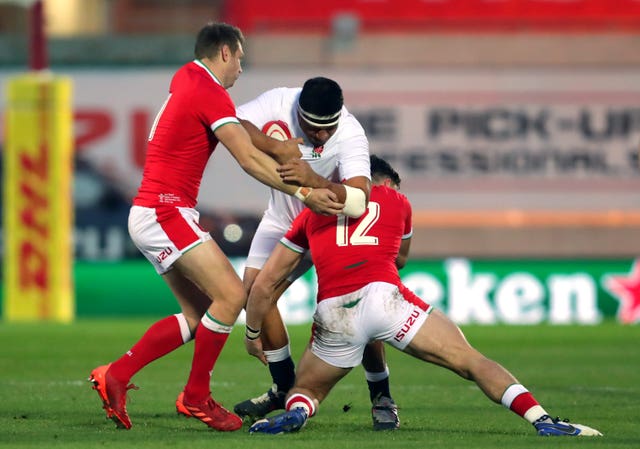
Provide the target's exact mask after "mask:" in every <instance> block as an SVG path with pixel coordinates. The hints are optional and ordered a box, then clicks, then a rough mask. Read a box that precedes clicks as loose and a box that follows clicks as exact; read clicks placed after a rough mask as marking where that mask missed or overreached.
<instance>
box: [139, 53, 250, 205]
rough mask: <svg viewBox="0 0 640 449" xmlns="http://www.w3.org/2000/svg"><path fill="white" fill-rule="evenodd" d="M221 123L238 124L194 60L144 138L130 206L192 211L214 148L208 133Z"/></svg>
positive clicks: (232, 107)
mask: <svg viewBox="0 0 640 449" xmlns="http://www.w3.org/2000/svg"><path fill="white" fill-rule="evenodd" d="M226 123H238V124H239V121H238V119H237V118H236V109H235V105H234V104H233V101H232V100H231V97H230V96H229V93H228V92H227V91H226V89H225V88H224V87H223V86H222V85H221V84H220V82H219V81H218V80H217V79H216V77H215V76H214V75H213V73H211V72H210V71H209V69H207V68H206V67H205V66H204V64H202V63H201V62H200V61H192V62H190V63H188V64H185V65H184V66H182V67H181V68H180V69H179V70H178V71H177V72H176V73H175V75H174V76H173V79H172V80H171V86H170V88H169V97H168V98H167V100H166V101H165V103H164V105H163V106H162V108H161V109H160V111H159V112H158V115H157V116H156V119H155V121H154V123H153V127H152V129H151V132H150V134H149V141H148V145H147V155H146V159H145V163H144V172H143V175H142V183H141V185H140V188H139V190H138V195H137V196H136V198H135V199H134V200H133V204H135V205H139V206H145V207H157V206H162V205H169V206H182V207H195V205H196V203H197V198H198V191H199V189H200V182H201V181H202V174H203V172H204V169H205V167H206V165H207V162H208V160H209V157H210V156H211V154H212V153H213V151H214V150H215V147H216V145H217V144H218V139H217V138H216V136H215V135H214V133H213V131H214V130H215V129H217V128H218V127H219V126H222V125H224V124H226Z"/></svg>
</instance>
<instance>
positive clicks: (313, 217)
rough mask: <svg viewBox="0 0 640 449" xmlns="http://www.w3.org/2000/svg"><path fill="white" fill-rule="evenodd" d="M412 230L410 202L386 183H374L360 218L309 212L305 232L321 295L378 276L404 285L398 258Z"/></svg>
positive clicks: (346, 290) (338, 292)
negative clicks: (406, 237) (398, 267)
mask: <svg viewBox="0 0 640 449" xmlns="http://www.w3.org/2000/svg"><path fill="white" fill-rule="evenodd" d="M305 213H309V212H307V211H305ZM411 230H412V224H411V205H410V203H409V201H408V200H407V198H406V197H405V196H404V195H402V194H401V193H400V192H398V191H396V190H394V189H391V188H388V187H385V186H373V187H372V189H371V197H370V200H369V204H368V207H367V211H366V212H365V213H364V214H363V215H362V216H361V217H360V218H358V219H352V218H348V217H345V216H342V215H341V216H338V217H327V216H322V215H317V214H312V213H309V220H308V223H307V224H306V236H307V239H308V240H309V247H310V249H311V255H312V258H313V262H314V264H315V266H316V271H317V273H318V285H319V291H318V300H321V299H324V298H328V297H333V296H338V295H342V294H345V293H349V292H352V291H355V290H357V289H359V288H361V287H363V286H364V285H366V284H368V283H370V282H375V281H382V282H389V283H391V284H395V285H400V276H399V274H398V269H397V267H396V264H395V261H396V258H397V256H398V251H399V249H400V244H401V240H402V238H403V237H405V236H407V235H410V234H411Z"/></svg>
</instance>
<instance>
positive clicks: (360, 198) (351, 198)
mask: <svg viewBox="0 0 640 449" xmlns="http://www.w3.org/2000/svg"><path fill="white" fill-rule="evenodd" d="M344 188H345V191H346V196H345V200H344V209H342V213H343V214H344V215H346V216H347V217H351V218H358V217H360V216H361V215H362V214H364V211H365V210H366V209H367V196H366V195H365V193H364V191H363V190H362V189H359V188H357V187H351V186H347V185H345V186H344Z"/></svg>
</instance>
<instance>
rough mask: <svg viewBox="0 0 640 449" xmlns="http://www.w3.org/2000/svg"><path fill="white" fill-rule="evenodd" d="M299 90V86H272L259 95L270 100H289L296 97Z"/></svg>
mask: <svg viewBox="0 0 640 449" xmlns="http://www.w3.org/2000/svg"><path fill="white" fill-rule="evenodd" d="M301 90H302V88H300V87H274V88H273V89H269V90H266V91H264V92H263V93H262V95H260V96H261V97H262V98H263V99H269V100H271V101H278V102H291V101H293V100H294V99H297V98H298V96H299V95H300V91H301Z"/></svg>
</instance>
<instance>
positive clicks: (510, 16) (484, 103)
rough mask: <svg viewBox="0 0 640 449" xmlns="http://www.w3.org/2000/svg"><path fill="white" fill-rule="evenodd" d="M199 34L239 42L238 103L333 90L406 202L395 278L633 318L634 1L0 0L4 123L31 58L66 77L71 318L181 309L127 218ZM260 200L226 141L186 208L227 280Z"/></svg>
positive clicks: (473, 312)
mask: <svg viewBox="0 0 640 449" xmlns="http://www.w3.org/2000/svg"><path fill="white" fill-rule="evenodd" d="M34 5H35V6H38V5H39V6H40V7H41V8H42V9H41V13H42V14H41V18H42V24H43V26H42V34H43V36H41V37H42V38H43V39H42V41H43V42H44V45H43V46H41V47H38V46H37V42H38V36H37V30H38V28H37V27H38V23H39V22H38V17H37V16H36V17H35V18H34ZM211 20H214V21H225V22H228V23H231V24H234V25H237V26H239V27H240V28H241V29H242V30H243V32H244V34H245V37H246V38H247V43H246V46H245V53H246V60H245V62H244V73H243V75H242V76H241V78H240V80H239V81H238V82H237V83H236V85H235V86H234V87H233V88H232V89H230V94H231V96H232V98H233V99H234V101H235V102H236V104H241V103H243V102H244V101H247V100H250V99H251V98H253V97H255V96H256V95H258V94H260V93H261V92H262V91H265V90H267V89H270V88H273V87H278V86H299V85H302V83H304V81H305V80H306V79H307V78H309V77H312V76H317V75H323V76H327V77H330V78H333V79H335V80H336V81H338V82H339V83H340V84H341V86H342V87H343V90H344V95H345V102H346V106H347V108H348V109H349V110H350V111H351V112H353V113H354V114H355V115H356V117H357V118H358V119H359V120H360V122H361V123H362V125H363V126H364V128H365V130H366V132H367V134H368V137H369V140H370V147H371V152H372V153H375V154H377V155H379V156H382V157H385V158H387V159H388V160H389V161H390V162H391V163H392V165H393V166H394V167H395V168H396V170H397V171H398V172H399V173H400V175H401V177H402V191H403V192H404V193H405V195H407V197H408V198H409V199H410V200H411V202H412V204H413V206H414V237H413V244H412V251H411V252H412V259H411V262H410V264H409V265H408V266H407V268H406V269H405V270H403V272H402V275H403V280H404V281H405V283H407V285H409V286H410V287H411V288H413V289H414V290H416V291H417V292H418V293H419V294H421V295H422V296H423V297H424V298H425V299H427V300H429V301H431V302H433V303H435V304H437V305H440V306H441V307H443V308H444V309H445V310H447V311H448V313H449V315H450V316H452V317H453V318H454V319H455V320H456V321H457V322H459V323H467V322H474V323H475V322H477V323H486V324H492V323H499V322H500V323H501V322H505V323H513V324H528V323H531V324H533V323H540V322H550V323H558V324H564V323H582V324H595V323H598V322H600V321H601V320H603V319H613V320H618V321H620V322H624V323H636V322H638V321H640V267H638V268H637V267H636V262H635V261H636V257H637V256H638V255H639V254H640V195H639V192H640V189H639V187H640V163H639V152H638V151H639V143H640V0H616V1H610V0H464V1H463V0H401V1H398V0H396V1H392V0H325V1H323V2H312V1H305V0H280V1H267V0H261V1H258V0H226V1H225V0H182V1H180V0H171V1H168V0H44V1H41V2H33V1H6V0H5V1H0V83H1V84H2V85H3V91H2V92H1V93H0V104H1V105H2V109H1V110H0V114H2V113H3V112H4V111H5V108H6V103H7V100H6V99H7V91H6V89H5V86H6V84H7V80H9V79H11V78H12V77H13V76H16V75H19V74H22V73H25V72H28V71H29V70H30V69H33V68H34V63H35V64H36V66H37V64H38V63H39V62H40V64H41V65H44V66H45V67H44V68H47V69H50V70H51V71H52V72H53V73H55V74H61V75H64V76H68V77H70V78H71V80H72V84H73V100H72V101H73V152H74V153H73V154H74V155H73V159H74V177H73V194H72V199H73V206H74V226H73V246H74V250H73V253H74V260H75V262H74V291H75V301H76V306H75V307H76V311H77V314H78V316H93V315H118V314H145V313H150V314H154V313H164V311H165V310H171V308H174V307H175V305H174V303H173V300H172V299H171V297H170V295H169V293H168V291H166V289H164V286H163V285H162V282H161V281H160V280H159V279H157V276H155V273H154V272H153V269H152V268H151V266H150V265H149V264H148V263H147V262H146V261H144V260H142V259H141V257H140V255H139V254H138V251H137V250H136V249H135V247H133V245H132V244H131V242H130V240H129V237H128V234H127V228H126V220H127V214H128V208H129V204H130V200H131V198H132V196H133V195H134V194H135V191H136V188H137V186H138V183H139V181H140V178H141V168H142V164H143V161H144V152H145V144H146V136H147V134H148V131H149V128H150V126H151V123H152V121H153V118H154V116H155V114H156V112H157V110H158V109H159V107H160V106H161V104H162V103H163V101H164V100H165V98H166V95H167V89H168V85H169V82H170V79H171V76H172V75H173V73H174V71H175V70H176V69H177V68H178V67H179V66H181V65H182V64H184V63H185V62H188V61H189V60H191V59H192V58H193V44H194V40H195V35H196V33H197V31H198V30H199V29H200V28H201V27H202V26H203V25H204V24H205V23H206V22H207V21H211ZM34 47H35V48H34ZM34 52H35V55H34ZM34 58H36V60H35V62H34ZM38 58H39V59H38ZM43 62H44V64H42V63H43ZM36 68H40V67H36ZM1 121H2V116H1V115H0V122H1ZM6 133H7V127H6V126H4V125H3V126H2V131H0V146H3V142H4V140H5V139H4V137H5V134H6ZM3 174H4V176H5V178H6V170H3ZM61 194H64V193H61ZM5 200H6V197H5ZM267 200H268V192H267V191H266V189H265V188H264V187H263V186H262V185H260V184H259V183H257V182H255V181H253V180H252V179H251V178H249V177H248V176H247V175H245V174H244V173H243V172H242V171H241V170H240V169H239V168H238V167H236V164H235V162H234V161H233V160H232V159H231V158H230V157H229V155H228V154H227V152H226V151H224V149H220V148H219V149H218V150H217V151H216V153H215V155H214V157H213V159H212V160H211V163H210V164H209V167H208V169H207V173H206V175H205V178H204V180H203V184H202V189H201V193H200V198H199V210H200V211H201V214H202V224H203V225H204V227H205V228H207V229H208V230H209V231H210V232H211V233H212V235H213V236H214V238H215V239H216V241H217V242H218V243H219V244H220V246H221V247H222V249H223V250H224V251H225V252H226V253H227V255H228V256H229V257H231V258H232V260H233V261H234V264H236V266H237V267H238V270H239V271H240V272H241V270H242V263H243V257H244V256H246V254H247V251H248V248H249V244H250V241H251V237H252V235H253V232H254V230H255V228H256V226H257V223H258V221H259V219H260V216H261V213H262V211H263V210H264V208H265V207H266V204H267ZM5 202H6V201H5ZM4 209H5V208H4V206H3V212H4V211H5V210H4ZM3 235H4V238H5V239H6V238H7V237H6V233H3ZM3 254H4V253H3ZM5 262H6V261H5V257H4V256H3V263H5ZM314 288H315V285H314V278H313V274H312V273H311V274H308V275H307V276H306V277H305V278H304V279H302V280H301V282H299V283H297V284H296V285H295V287H294V288H292V289H291V290H290V292H288V293H287V297H286V298H285V301H284V304H285V307H287V311H286V312H285V313H284V315H285V318H287V319H288V320H289V321H292V322H304V321H307V320H308V319H309V317H310V313H311V312H312V310H313V305H314V298H313V293H314ZM123 292H126V294H124V293H123ZM5 295H6V290H5ZM159 297H161V298H162V300H158V298H159Z"/></svg>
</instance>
